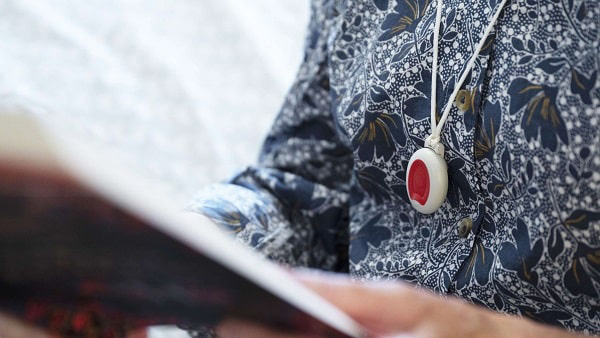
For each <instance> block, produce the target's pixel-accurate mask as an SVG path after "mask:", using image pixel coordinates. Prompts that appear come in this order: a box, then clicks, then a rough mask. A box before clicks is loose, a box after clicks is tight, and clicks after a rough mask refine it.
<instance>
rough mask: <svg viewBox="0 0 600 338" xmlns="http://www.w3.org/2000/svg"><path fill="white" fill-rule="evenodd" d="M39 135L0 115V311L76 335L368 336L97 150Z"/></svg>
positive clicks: (27, 123)
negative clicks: (259, 331) (224, 322)
mask: <svg viewBox="0 0 600 338" xmlns="http://www.w3.org/2000/svg"><path fill="white" fill-rule="evenodd" d="M44 130H45V129H40V127H39V125H38V124H37V123H36V122H35V121H33V120H30V119H29V118H26V117H15V116H10V117H7V116H6V115H0V135H3V136H0V144H2V145H1V146H0V225H1V226H0V286H1V287H0V311H7V312H9V313H12V314H14V315H17V316H19V317H21V318H25V319H27V320H28V321H30V322H34V323H36V324H38V325H40V326H42V327H44V328H47V329H50V330H51V331H53V332H58V333H64V334H69V335H82V334H86V333H89V332H94V333H100V332H104V333H112V334H116V335H123V334H124V333H125V332H128V331H129V330H131V329H132V328H136V327H141V326H146V325H153V324H181V325H185V326H192V327H193V326H195V325H214V324H215V323H217V322H218V321H219V320H221V319H223V318H224V317H227V316H237V317H243V318H248V319H251V320H257V321H260V322H265V323H267V324H269V325H273V326H275V327H279V328H282V329H287V330H293V331H297V332H304V333H319V334H322V335H325V336H359V335H360V334H361V330H360V327H359V326H358V325H357V324H356V323H355V322H353V321H352V320H351V319H350V318H349V317H347V316H346V315H345V314H343V313H342V312H340V311H339V310H337V309H336V308H334V307H333V306H331V305H330V304H329V303H327V302H326V301H324V300H323V299H321V298H320V297H318V296H317V295H316V294H314V293H312V292H311V291H310V290H308V289H306V288H305V287H303V286H302V285H300V284H299V283H297V282H295V281H294V280H293V279H292V278H290V277H289V276H288V275H287V273H286V272H285V271H284V270H282V269H281V268H279V267H277V266H275V265H273V264H271V263H269V262H267V261H266V260H264V259H263V258H261V257H259V256H258V255H257V254H255V253H254V252H252V251H251V250H250V249H248V248H245V247H243V246H240V245H239V244H237V243H235V242H234V241H233V240H232V239H230V238H229V237H228V236H226V235H225V234H224V233H222V232H221V231H220V230H218V228H217V227H216V226H214V225H213V224H212V223H211V222H210V221H209V220H208V219H206V218H204V217H201V216H198V215H195V214H187V213H185V212H182V211H180V210H179V208H178V207H176V206H173V205H171V203H170V202H169V200H168V199H167V198H165V197H164V196H161V194H158V193H156V192H154V191H153V189H152V188H151V187H150V184H149V183H148V182H144V181H142V180H140V179H139V178H138V177H135V175H131V174H128V173H126V171H125V170H123V169H122V168H119V164H118V163H113V162H112V161H111V160H110V159H109V158H108V157H105V156H103V155H101V152H100V150H97V149H92V148H89V147H86V146H82V145H80V144H78V143H76V142H72V141H67V140H66V139H65V138H62V137H57V136H49V135H51V134H48V133H45V132H44ZM10 135H13V136H12V137H11V136H10ZM23 136H26V137H23ZM36 145H37V146H36ZM32 149H35V150H32ZM28 154H29V155H28Z"/></svg>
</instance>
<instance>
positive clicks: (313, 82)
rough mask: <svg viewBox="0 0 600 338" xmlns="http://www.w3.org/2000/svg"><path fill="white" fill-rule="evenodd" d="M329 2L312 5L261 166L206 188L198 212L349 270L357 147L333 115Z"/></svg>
mask: <svg viewBox="0 0 600 338" xmlns="http://www.w3.org/2000/svg"><path fill="white" fill-rule="evenodd" d="M325 2H327V1H326V0H317V1H313V2H312V6H311V20H310V25H309V35H308V37H307V42H306V47H305V49H306V50H305V55H304V60H303V62H302V64H301V67H300V70H299V72H298V75H297V78H296V81H295V83H294V84H293V86H292V88H291V89H290V91H289V93H288V94H287V97H286V99H285V103H284V105H283V107H282V108H281V110H280V112H279V114H278V116H277V118H276V120H275V122H274V124H273V126H272V128H271V130H270V132H269V134H268V136H267V138H266V140H265V142H264V144H263V147H262V150H261V154H260V157H259V161H258V164H257V165H256V166H251V167H248V168H247V169H246V170H244V171H243V172H241V173H240V174H238V175H237V176H235V177H234V178H232V179H231V180H229V181H228V182H226V183H222V184H214V185H210V186H208V187H206V188H205V189H203V190H202V191H201V192H200V193H199V194H198V195H197V196H195V198H194V199H193V200H192V202H191V205H190V209H191V210H192V211H194V212H199V213H202V214H204V215H206V216H208V217H209V218H211V219H213V220H214V221H215V222H216V223H217V224H219V225H221V226H222V227H223V228H224V229H226V230H227V231H231V232H232V233H234V234H235V236H236V238H237V239H238V240H240V241H242V242H244V243H246V244H248V245H250V246H252V247H255V248H256V249H258V250H259V251H260V252H262V253H263V254H264V255H266V256H267V257H268V258H270V259H272V260H275V261H278V262H281V263H285V264H289V265H292V266H305V267H312V268H320V269H324V270H335V271H346V270H347V254H348V220H347V218H348V217H347V215H348V187H349V181H350V179H351V173H352V151H351V150H350V148H349V147H348V145H347V143H346V142H344V141H342V138H341V137H340V136H339V135H338V133H337V129H336V126H335V122H334V119H333V117H332V112H331V95H330V90H329V78H328V66H327V65H328V59H327V38H328V35H329V31H330V27H331V20H330V18H329V15H330V12H331V10H332V9H331V8H329V5H328V4H327V3H325Z"/></svg>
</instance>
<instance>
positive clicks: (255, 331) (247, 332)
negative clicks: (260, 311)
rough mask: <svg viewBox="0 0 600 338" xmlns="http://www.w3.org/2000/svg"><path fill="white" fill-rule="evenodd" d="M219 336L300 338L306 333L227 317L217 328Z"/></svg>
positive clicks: (224, 337)
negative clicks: (301, 333)
mask: <svg viewBox="0 0 600 338" xmlns="http://www.w3.org/2000/svg"><path fill="white" fill-rule="evenodd" d="M215 332H216V333H217V337H219V338H240V337H243V338H300V337H306V335H296V334H290V333H285V332H282V331H277V330H273V329H270V328H268V327H265V326H262V325H260V324H256V323H253V322H249V321H245V320H239V319H226V320H225V321H223V322H222V323H221V324H219V325H218V326H217V328H216V329H215Z"/></svg>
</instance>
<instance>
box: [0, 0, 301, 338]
mask: <svg viewBox="0 0 600 338" xmlns="http://www.w3.org/2000/svg"><path fill="white" fill-rule="evenodd" d="M307 21H308V1H307V0H286V1H281V0H252V1H244V0H85V1H72V0H0V46H1V50H2V51H1V52H0V104H9V105H14V104H16V105H20V106H25V107H26V108H28V109H30V110H32V111H34V112H35V113H36V114H39V115H40V116H41V117H42V118H48V119H53V120H60V121H61V123H63V124H64V126H65V129H67V130H68V131H69V132H72V133H74V134H76V135H78V136H80V137H85V138H87V139H92V140H95V141H97V142H98V143H100V144H102V145H105V146H108V147H111V148H112V149H114V150H116V151H118V152H120V153H121V154H122V155H125V156H124V157H125V160H126V162H127V163H126V165H128V166H130V167H132V168H134V169H135V170H137V171H139V172H140V174H142V175H145V176H148V177H150V178H151V179H152V180H155V181H156V182H157V183H159V184H161V185H162V186H163V188H164V189H165V191H166V193H169V194H171V195H172V196H173V198H174V199H176V200H178V201H180V202H181V203H184V202H185V201H186V200H187V199H188V198H189V197H190V195H191V194H192V193H193V192H194V191H195V190H196V189H198V188H199V187H200V186H202V185H203V184H206V183H208V182H214V181H217V180H220V179H223V178H225V177H228V176H229V175H231V174H232V173H233V172H235V171H236V170H238V169H240V168H242V167H243V166H244V165H246V164H249V163H251V162H252V161H254V160H255V157H256V154H257V152H258V148H259V145H260V142H261V140H262V138H263V137H264V135H265V133H266V131H267V129H268V127H269V125H270V123H271V120H272V119H273V117H274V116H275V114H276V112H277V110H278V107H279V106H280V104H281V103H282V100H283V95H284V94H285V91H286V90H287V88H288V87H289V86H290V84H291V82H292V80H293V77H294V74H295V72H296V69H297V66H298V64H299V63H300V60H301V58H302V45H303V42H304V41H303V38H304V29H305V26H306V25H307ZM185 336H186V335H185V333H184V332H183V331H178V330H175V329H153V330H152V331H151V337H154V338H159V337H185Z"/></svg>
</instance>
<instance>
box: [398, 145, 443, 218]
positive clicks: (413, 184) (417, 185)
mask: <svg viewBox="0 0 600 338" xmlns="http://www.w3.org/2000/svg"><path fill="white" fill-rule="evenodd" d="M406 191H407V193H408V198H409V199H410V203H411V204H412V206H413V207H414V208H415V209H416V210H417V211H418V212H420V213H423V214H431V213H434V212H435V211H436V210H438V209H439V208H440V206H441V205H442V204H443V203H444V201H445V200H446V195H447V193H448V166H447V165H446V161H445V160H444V158H443V157H442V156H441V155H439V154H437V153H436V152H435V151H433V150H432V149H430V148H427V147H425V148H421V149H419V150H417V151H416V152H415V153H414V154H413V155H412V156H411V158H410V161H409V162H408V168H407V170H406Z"/></svg>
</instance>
